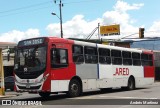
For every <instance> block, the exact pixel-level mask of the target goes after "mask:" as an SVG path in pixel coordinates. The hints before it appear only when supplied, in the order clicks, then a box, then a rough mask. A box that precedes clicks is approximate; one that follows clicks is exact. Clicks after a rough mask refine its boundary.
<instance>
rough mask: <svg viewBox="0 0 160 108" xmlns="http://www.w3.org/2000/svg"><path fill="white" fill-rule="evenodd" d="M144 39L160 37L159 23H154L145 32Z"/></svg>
mask: <svg viewBox="0 0 160 108" xmlns="http://www.w3.org/2000/svg"><path fill="white" fill-rule="evenodd" d="M144 35H145V37H160V21H154V22H153V24H152V26H151V27H150V28H149V29H147V30H145V34H144Z"/></svg>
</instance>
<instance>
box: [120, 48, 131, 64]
mask: <svg viewBox="0 0 160 108" xmlns="http://www.w3.org/2000/svg"><path fill="white" fill-rule="evenodd" d="M122 57H123V65H132V59H131V52H128V51H122Z"/></svg>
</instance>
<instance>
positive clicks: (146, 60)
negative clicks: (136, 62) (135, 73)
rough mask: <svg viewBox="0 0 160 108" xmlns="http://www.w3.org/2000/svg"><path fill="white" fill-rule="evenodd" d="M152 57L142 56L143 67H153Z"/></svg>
mask: <svg viewBox="0 0 160 108" xmlns="http://www.w3.org/2000/svg"><path fill="white" fill-rule="evenodd" d="M151 58H152V55H151V54H150V55H149V54H141V62H142V65H143V66H153V63H152V59H151Z"/></svg>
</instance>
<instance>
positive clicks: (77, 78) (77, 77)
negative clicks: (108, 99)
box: [68, 76, 83, 92]
mask: <svg viewBox="0 0 160 108" xmlns="http://www.w3.org/2000/svg"><path fill="white" fill-rule="evenodd" d="M72 80H77V81H79V83H80V86H81V92H82V91H83V84H82V80H81V78H80V77H79V76H74V77H72V78H71V80H70V82H71V81H72ZM70 82H69V85H70ZM68 90H69V86H68Z"/></svg>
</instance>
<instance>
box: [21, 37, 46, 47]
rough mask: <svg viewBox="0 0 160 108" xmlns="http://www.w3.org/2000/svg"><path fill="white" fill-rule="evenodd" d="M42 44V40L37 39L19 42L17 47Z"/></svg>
mask: <svg viewBox="0 0 160 108" xmlns="http://www.w3.org/2000/svg"><path fill="white" fill-rule="evenodd" d="M42 43H44V38H37V39H29V40H24V41H20V42H19V44H18V46H30V45H38V44H42Z"/></svg>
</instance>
